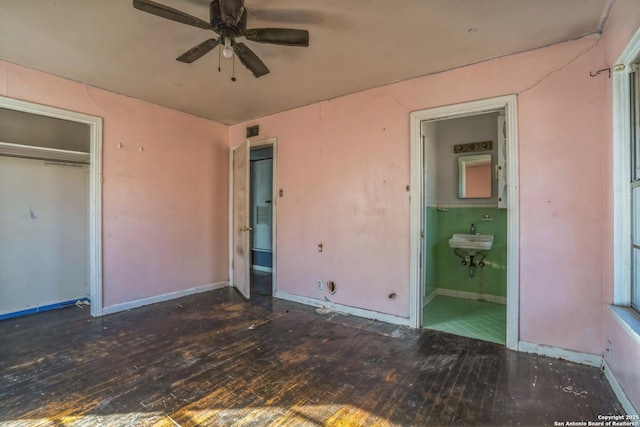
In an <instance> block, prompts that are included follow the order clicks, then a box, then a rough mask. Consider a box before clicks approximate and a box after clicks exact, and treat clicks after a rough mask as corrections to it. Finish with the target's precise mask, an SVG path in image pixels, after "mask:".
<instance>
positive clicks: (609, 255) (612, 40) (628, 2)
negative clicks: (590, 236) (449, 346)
mask: <svg viewBox="0 0 640 427" xmlns="http://www.w3.org/2000/svg"><path fill="white" fill-rule="evenodd" d="M639 28H640V1H639V0H617V1H616V4H615V6H614V8H613V10H612V12H611V15H610V17H609V19H608V21H607V24H606V27H605V30H604V32H603V43H604V53H605V59H606V66H607V67H613V66H614V65H615V64H616V61H617V59H618V58H619V56H620V54H621V53H622V51H623V49H624V48H625V47H626V45H627V44H628V43H629V40H630V39H631V37H632V36H633V35H634V34H635V33H636V31H638V29H639ZM604 105H605V112H606V113H608V114H605V116H604V121H605V126H606V135H607V139H608V141H609V143H610V144H611V141H612V135H613V127H612V119H611V117H612V116H611V111H613V86H612V84H611V81H609V82H608V84H607V85H606V86H605V103H604ZM612 156H613V152H612V150H608V151H607V152H606V156H605V157H604V159H603V160H604V166H605V178H606V180H605V189H606V195H605V200H606V201H607V203H606V208H605V222H604V227H605V228H604V229H605V233H604V236H605V240H604V271H603V304H602V310H603V313H604V318H605V322H604V324H603V328H604V338H605V340H606V341H609V342H611V346H612V349H613V351H612V355H611V359H610V360H609V366H610V367H611V369H612V371H613V373H614V375H615V376H616V378H617V379H618V382H619V383H620V385H621V386H622V388H623V389H624V390H625V393H626V394H627V396H628V397H629V398H630V400H631V402H632V403H633V404H634V406H635V407H636V408H640V371H639V370H638V361H639V360H640V346H639V345H638V343H637V341H634V340H633V339H632V338H631V336H630V335H629V333H628V332H627V331H626V330H625V329H623V328H622V327H621V326H620V324H619V323H618V322H617V321H616V320H615V319H614V318H613V315H612V313H611V311H610V310H609V308H608V306H607V305H608V304H610V303H612V302H613V295H614V280H613V277H614V276H613V244H614V243H613V234H614V230H613V214H614V212H613V209H612V208H611V207H612V206H613V191H614V187H613V174H614V170H613V157H612Z"/></svg>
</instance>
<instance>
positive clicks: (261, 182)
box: [229, 138, 277, 300]
mask: <svg viewBox="0 0 640 427" xmlns="http://www.w3.org/2000/svg"><path fill="white" fill-rule="evenodd" d="M276 162H277V157H276V138H270V139H265V140H259V141H245V142H244V143H243V144H241V145H238V146H236V147H233V148H232V149H231V152H230V163H231V167H230V172H231V177H230V187H231V188H230V191H229V195H230V203H229V206H230V213H229V219H230V220H229V227H230V233H229V239H230V241H229V263H230V266H229V277H230V280H229V281H230V285H231V286H233V287H235V288H236V289H237V290H238V292H240V294H242V295H243V296H244V297H245V298H246V299H248V300H250V299H254V298H257V297H261V296H271V295H273V294H274V292H275V289H276V286H277V284H276V283H277V282H276V265H277V264H276V207H277V203H276V197H275V196H276V182H275V181H276V180H275V177H276V170H277V169H276Z"/></svg>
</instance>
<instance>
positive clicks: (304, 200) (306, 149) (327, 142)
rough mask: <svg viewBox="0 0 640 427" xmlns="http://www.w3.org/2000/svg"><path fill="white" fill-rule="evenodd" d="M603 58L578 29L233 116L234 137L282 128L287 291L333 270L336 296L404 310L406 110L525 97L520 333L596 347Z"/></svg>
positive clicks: (282, 251) (281, 240)
mask: <svg viewBox="0 0 640 427" xmlns="http://www.w3.org/2000/svg"><path fill="white" fill-rule="evenodd" d="M602 63H603V61H602V46H601V44H600V43H599V42H598V40H594V39H581V40H577V41H573V42H569V43H563V44H559V45H555V46H551V47H548V48H545V49H539V50H536V51H531V52H527V53H523V54H518V55H513V56H509V57H505V58H501V59H496V60H492V61H487V62H484V63H481V64H477V65H473V66H469V67H464V68H460V69H456V70H452V71H449V72H445V73H441V74H436V75H432V76H427V77H423V78H418V79H414V80H410V81H405V82H400V83H395V84H391V85H388V86H384V87H380V88H376V89H372V90H368V91H364V92H359V93H356V94H353V95H349V96H345V97H342V98H338V99H334V100H331V101H326V102H321V103H317V104H313V105H310V106H307V107H303V108H299V109H296V110H293V111H289V112H285V113H281V114H276V115H273V116H269V117H265V118H263V119H260V120H257V121H252V122H247V123H243V124H239V125H236V126H233V127H232V128H231V131H230V144H232V145H235V144H238V143H239V142H240V141H242V139H243V136H244V132H245V127H246V126H247V125H252V124H259V125H260V132H261V135H260V137H261V138H263V137H264V138H266V137H272V136H275V137H277V138H278V159H277V160H278V166H277V167H278V170H277V172H276V173H277V180H278V186H279V187H280V188H283V189H284V192H285V196H284V198H282V199H278V259H277V266H276V268H277V273H278V288H279V290H281V291H284V292H288V293H291V294H296V295H302V296H306V297H311V298H323V297H324V295H320V296H319V295H318V294H317V293H316V291H315V281H316V280H317V279H323V280H335V281H336V283H337V285H338V292H337V293H336V294H335V295H334V296H332V297H330V299H331V300H332V301H334V302H337V303H341V304H345V305H349V306H354V307H360V308H365V309H370V310H377V311H381V312H384V313H390V314H394V315H398V316H403V317H407V316H408V315H409V194H408V193H407V192H406V190H405V186H406V185H407V184H409V181H410V177H409V113H410V112H411V111H415V110H421V109H426V108H430V107H436V106H442V105H449V104H455V103H460V102H465V101H470V100H476V99H482V98H487V97H493V96H499V95H505V94H511V93H516V94H518V108H519V126H520V133H519V144H520V192H521V193H520V196H521V197H520V212H521V218H520V220H521V223H520V224H521V234H520V243H521V245H520V256H521V265H520V268H521V270H520V271H521V275H520V277H521V279H520V290H521V297H520V301H521V307H520V308H521V311H520V338H521V339H522V340H524V341H529V342H534V343H541V344H546V345H552V346H557V347H562V348H567V349H572V350H577V351H583V352H587V353H592V354H599V353H601V352H602V349H603V338H602V313H601V310H600V308H601V289H602V259H603V245H602V239H603V235H602V224H603V212H604V207H603V202H602V200H603V196H604V188H603V185H602V181H603V172H604V168H603V163H602V158H603V156H604V154H605V152H606V149H607V145H606V144H603V131H604V128H603V125H602V117H603V116H604V114H605V112H604V111H603V107H602V97H603V87H604V84H605V81H604V79H606V77H605V78H591V77H589V72H590V71H591V70H594V69H598V68H601V67H600V66H601V65H602ZM319 242H323V243H324V244H325V250H324V252H323V253H318V252H317V251H316V246H317V244H318V243H319ZM577 266H579V268H578V267H577ZM390 292H396V293H397V294H398V298H397V299H396V300H395V301H390V300H389V299H388V294H389V293H390Z"/></svg>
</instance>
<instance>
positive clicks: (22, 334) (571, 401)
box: [0, 288, 623, 427]
mask: <svg viewBox="0 0 640 427" xmlns="http://www.w3.org/2000/svg"><path fill="white" fill-rule="evenodd" d="M622 413H623V410H622V408H621V406H620V404H619V403H618V401H617V400H616V398H615V397H614V395H613V392H612V391H611V388H610V387H609V385H608V384H607V383H606V381H605V380H604V378H603V375H602V373H601V372H600V370H598V369H596V368H591V367H586V366H581V365H577V364H574V363H570V362H565V361H559V360H555V359H549V358H545V357H540V356H534V355H531V354H522V353H516V352H512V351H509V350H506V349H505V348H504V347H503V346H500V345H497V344H492V343H488V342H483V341H477V340H473V339H469V338H463V337H458V336H454V335H448V334H445V333H441V332H437V331H430V330H412V329H409V328H404V327H397V326H394V325H389V324H385V323H382V322H375V321H369V320H364V319H360V318H357V317H352V316H346V315H340V314H335V313H324V314H323V313H318V312H317V311H316V310H315V309H313V308H311V307H307V306H302V305H298V304H294V303H290V302H286V301H280V300H276V299H272V298H271V297H269V296H259V297H257V298H255V299H254V300H253V301H250V302H246V301H244V300H243V299H242V298H240V297H239V296H238V295H237V294H236V293H235V291H234V290H232V289H229V288H225V289H219V290H216V291H212V292H206V293H203V294H198V295H193V296H189V297H185V298H181V299H179V300H174V301H170V302H167V303H161V304H156V305H152V306H147V307H142V308H139V309H136V310H132V311H129V312H123V313H118V314H114V315H110V316H105V317H102V318H91V317H90V316H89V310H88V308H84V309H82V308H78V307H72V308H67V309H61V310H57V311H53V312H47V313H41V314H37V315H32V316H27V317H23V318H18V319H11V320H6V321H3V322H0V425H2V426H3V427H4V426H63V425H64V426H66V425H73V426H94V425H104V426H107V425H108V426H125V425H134V426H145V425H157V426H176V425H180V426H194V425H212V426H216V425H221V426H232V425H235V426H263V425H277V426H306V425H308V426H321V425H341V426H347V425H362V426H384V425H400V426H411V425H413V426H431V425H491V426H502V425H521V426H527V425H535V426H538V425H553V423H554V421H577V420H585V421H588V420H590V421H594V420H596V419H597V418H596V417H597V416H598V415H599V414H622Z"/></svg>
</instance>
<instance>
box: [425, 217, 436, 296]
mask: <svg viewBox="0 0 640 427" xmlns="http://www.w3.org/2000/svg"><path fill="white" fill-rule="evenodd" d="M426 221H427V223H426V227H425V229H427V230H437V229H438V212H437V211H436V210H435V209H433V208H427V215H426ZM425 241H426V248H425V269H424V271H425V292H424V295H425V296H428V295H430V294H431V292H433V291H434V290H435V289H436V288H437V287H438V286H437V283H438V280H437V279H438V276H437V272H436V266H437V263H438V233H427V234H426V240H425Z"/></svg>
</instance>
